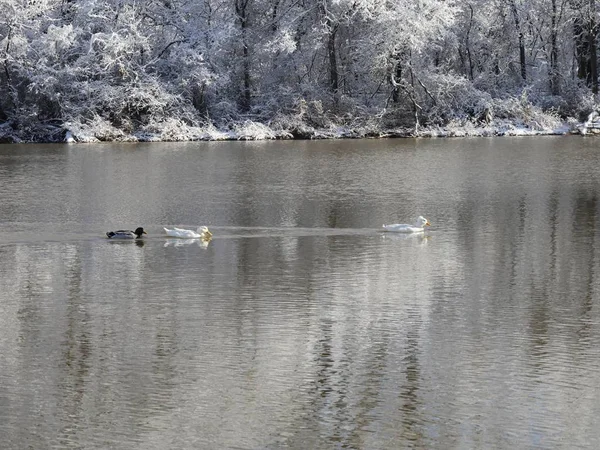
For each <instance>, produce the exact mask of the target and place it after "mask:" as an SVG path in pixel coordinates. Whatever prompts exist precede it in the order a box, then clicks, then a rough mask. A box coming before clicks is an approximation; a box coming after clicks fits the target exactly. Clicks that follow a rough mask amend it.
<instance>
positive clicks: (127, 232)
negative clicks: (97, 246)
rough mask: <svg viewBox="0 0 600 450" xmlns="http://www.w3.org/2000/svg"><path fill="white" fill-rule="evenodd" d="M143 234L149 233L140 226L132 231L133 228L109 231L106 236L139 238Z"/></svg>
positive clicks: (111, 237) (112, 237)
mask: <svg viewBox="0 0 600 450" xmlns="http://www.w3.org/2000/svg"><path fill="white" fill-rule="evenodd" d="M142 234H148V233H146V232H145V231H144V229H143V228H142V227H138V228H136V229H135V231H131V230H117V231H107V232H106V237H107V238H109V239H139V238H141V237H142Z"/></svg>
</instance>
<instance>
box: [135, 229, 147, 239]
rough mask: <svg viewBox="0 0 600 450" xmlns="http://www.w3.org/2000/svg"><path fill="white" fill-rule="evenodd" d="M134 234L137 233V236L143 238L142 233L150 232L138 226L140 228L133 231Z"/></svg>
mask: <svg viewBox="0 0 600 450" xmlns="http://www.w3.org/2000/svg"><path fill="white" fill-rule="evenodd" d="M133 234H135V237H136V238H141V237H142V234H148V233H146V232H145V231H144V229H143V228H142V227H138V228H136V229H135V231H134V232H133Z"/></svg>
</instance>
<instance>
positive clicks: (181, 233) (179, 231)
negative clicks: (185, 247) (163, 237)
mask: <svg viewBox="0 0 600 450" xmlns="http://www.w3.org/2000/svg"><path fill="white" fill-rule="evenodd" d="M164 230H165V233H167V236H171V237H176V238H183V239H203V240H209V239H210V238H212V233H211V232H210V231H208V228H207V227H199V228H198V229H197V230H196V231H194V230H186V229H183V228H175V227H173V228H171V229H169V228H164Z"/></svg>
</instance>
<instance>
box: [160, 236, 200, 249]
mask: <svg viewBox="0 0 600 450" xmlns="http://www.w3.org/2000/svg"><path fill="white" fill-rule="evenodd" d="M194 244H195V245H197V246H198V247H202V248H208V244H210V240H208V239H181V238H174V239H166V240H165V247H169V246H172V247H183V246H185V245H194Z"/></svg>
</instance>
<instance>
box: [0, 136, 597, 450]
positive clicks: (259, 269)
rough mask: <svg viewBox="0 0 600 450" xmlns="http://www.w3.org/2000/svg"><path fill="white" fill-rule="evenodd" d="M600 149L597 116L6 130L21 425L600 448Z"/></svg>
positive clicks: (8, 334) (292, 444) (1, 280)
mask: <svg viewBox="0 0 600 450" xmlns="http://www.w3.org/2000/svg"><path fill="white" fill-rule="evenodd" d="M599 169H600V147H599V144H598V141H597V140H595V139H593V138H588V139H586V138H579V137H543V138H542V137H525V138H495V139H438V140H412V139H399V140H344V141H318V142H259V143H243V142H215V143H186V144H181V143H169V144H158V143H153V144H99V145H95V144H94V145H23V146H21V145H2V146H0V354H1V363H0V439H1V441H2V442H3V444H2V446H5V447H4V448H10V449H26V448H34V449H49V448H60V449H69V448H73V449H75V448H77V449H80V448H85V449H106V448H112V449H144V450H148V449H157V450H158V449H279V448H291V449H332V448H349V449H399V448H427V449H436V448H437V449H475V448H479V449H491V448H503V449H505V448H536V449H537V448H548V449H557V448H565V449H575V448H600V279H599V274H600V273H599V269H600V267H599V264H600V170H599ZM418 215H424V216H425V217H427V218H428V219H429V221H430V222H431V223H432V226H431V227H430V228H429V229H428V231H427V232H426V233H425V234H423V235H399V234H391V233H382V232H381V225H382V224H383V223H390V222H392V223H393V222H405V221H410V220H413V219H415V218H416V217H417V216H418ZM173 225H174V226H181V227H187V228H196V227H198V226H199V225H207V226H208V227H209V228H210V229H211V231H212V232H213V234H214V237H213V239H212V241H211V242H209V243H208V245H203V244H202V243H200V242H198V241H185V240H183V241H181V240H180V241H178V240H173V239H168V238H166V236H165V235H164V231H163V229H162V227H163V226H173ZM138 226H143V227H144V228H145V229H146V230H147V232H148V235H147V237H146V238H144V239H143V241H141V242H139V241H135V242H134V241H130V242H113V241H110V240H108V239H106V238H105V237H104V233H105V232H106V231H109V230H114V229H119V228H128V229H134V228H135V227H138Z"/></svg>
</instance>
